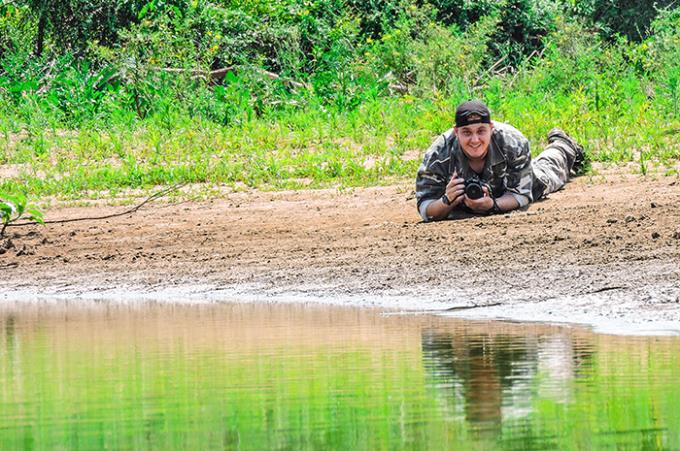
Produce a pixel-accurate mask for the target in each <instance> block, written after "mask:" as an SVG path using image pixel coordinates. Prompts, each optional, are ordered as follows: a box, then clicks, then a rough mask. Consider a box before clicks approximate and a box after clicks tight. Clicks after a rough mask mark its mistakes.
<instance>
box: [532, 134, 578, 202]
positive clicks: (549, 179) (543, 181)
mask: <svg viewBox="0 0 680 451" xmlns="http://www.w3.org/2000/svg"><path fill="white" fill-rule="evenodd" d="M576 154H577V150H576V149H575V148H574V147H573V146H572V145H571V144H570V143H568V142H567V141H564V140H562V139H556V140H555V141H553V142H552V143H550V144H548V146H547V147H546V148H545V150H544V151H543V152H541V153H540V154H539V155H538V157H536V158H535V159H534V160H532V162H531V166H532V169H533V175H534V181H533V190H532V195H533V198H534V201H537V200H539V199H540V198H541V197H542V196H544V195H546V194H550V193H554V192H555V191H557V190H559V189H561V188H562V187H563V186H564V184H565V183H567V180H569V174H570V173H571V169H572V167H573V166H574V161H575V160H576Z"/></svg>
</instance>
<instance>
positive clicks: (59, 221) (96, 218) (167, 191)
mask: <svg viewBox="0 0 680 451" xmlns="http://www.w3.org/2000/svg"><path fill="white" fill-rule="evenodd" d="M183 186H186V183H177V184H175V185H172V186H171V187H169V188H165V189H163V190H160V191H157V192H155V193H153V194H152V195H150V196H149V197H147V198H146V199H144V200H143V201H142V202H140V203H139V204H137V205H135V206H134V207H132V208H129V209H127V210H125V211H123V212H120V213H112V214H110V215H104V216H88V217H82V218H71V219H57V220H52V221H44V222H42V224H65V223H67V222H78V221H99V220H102V219H110V218H116V217H118V216H125V215H129V214H131V213H135V212H136V211H137V210H139V209H140V208H142V207H143V206H144V205H146V204H147V203H149V202H152V201H154V200H156V199H160V198H161V197H164V196H167V195H168V194H170V193H172V192H174V191H177V190H178V189H180V188H182V187H183ZM38 224H41V223H39V222H36V221H26V222H18V223H10V224H7V225H6V226H7V227H21V226H28V225H38Z"/></svg>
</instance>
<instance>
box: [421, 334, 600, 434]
mask: <svg viewBox="0 0 680 451" xmlns="http://www.w3.org/2000/svg"><path fill="white" fill-rule="evenodd" d="M421 339H422V350H423V360H424V366H425V368H426V369H427V371H428V373H429V377H430V380H431V384H432V386H433V387H434V388H435V389H436V390H437V392H438V393H439V396H440V399H441V401H442V404H443V408H444V409H445V410H446V411H447V413H448V414H449V415H451V416H454V417H461V416H462V417H464V418H465V419H466V420H467V421H468V422H469V423H470V424H471V426H473V427H474V428H475V429H476V430H477V431H478V432H480V433H481V434H483V435H485V436H488V437H489V438H491V437H494V436H496V435H497V434H498V433H499V432H500V429H501V424H502V420H503V418H504V417H505V418H507V417H517V416H524V415H526V414H528V413H529V412H530V409H531V402H532V396H534V394H535V390H534V388H535V384H534V382H535V381H536V379H537V375H538V373H539V372H541V373H544V370H545V369H546V368H547V369H554V370H556V371H557V372H556V373H554V374H551V373H550V372H549V371H548V372H546V373H545V374H547V377H548V378H553V379H555V376H556V375H558V376H559V378H557V379H556V380H557V382H558V384H562V386H564V383H565V381H567V380H568V379H571V378H573V377H574V376H575V375H576V370H577V369H578V368H579V365H580V363H581V362H582V361H583V359H584V358H588V356H589V355H590V353H591V352H590V351H586V354H588V355H585V354H584V349H585V348H584V347H583V346H581V345H579V346H578V347H577V348H578V349H575V346H574V343H573V341H572V337H570V336H568V335H565V334H560V335H559V339H555V336H553V335H545V336H537V335H533V334H531V335H509V334H493V335H492V334H484V333H470V332H468V331H465V330H461V331H455V332H454V333H451V332H442V331H438V330H436V329H429V330H423V332H422V338H421ZM545 343H547V344H548V346H546V345H545ZM556 352H558V353H559V354H560V355H556V354H555V353H556ZM551 387H552V388H554V387H555V385H552V386H551Z"/></svg>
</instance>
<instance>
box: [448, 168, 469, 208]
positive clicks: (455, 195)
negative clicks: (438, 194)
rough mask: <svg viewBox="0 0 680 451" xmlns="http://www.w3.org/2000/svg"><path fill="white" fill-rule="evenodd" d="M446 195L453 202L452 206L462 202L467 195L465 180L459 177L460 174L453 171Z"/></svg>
mask: <svg viewBox="0 0 680 451" xmlns="http://www.w3.org/2000/svg"><path fill="white" fill-rule="evenodd" d="M445 193H446V197H448V198H449V202H451V204H450V205H451V207H455V206H456V205H458V204H460V203H461V202H462V201H463V198H464V197H465V180H464V179H462V178H459V177H458V174H456V173H455V172H454V173H453V177H451V181H449V183H448V185H446V191H445Z"/></svg>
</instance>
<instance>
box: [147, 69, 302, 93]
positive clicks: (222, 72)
mask: <svg viewBox="0 0 680 451" xmlns="http://www.w3.org/2000/svg"><path fill="white" fill-rule="evenodd" d="M158 70H160V71H161V72H166V73H171V74H185V73H189V74H191V75H192V76H193V77H196V78H207V79H210V81H213V82H214V81H217V80H221V79H223V78H224V77H225V76H226V75H227V73H228V72H230V71H231V72H236V70H237V69H236V67H235V66H230V67H223V68H221V69H215V70H203V69H183V68H177V67H161V68H158ZM255 71H256V72H257V73H259V74H262V75H264V76H266V77H267V78H269V79H271V80H280V81H281V82H282V83H283V84H284V85H286V86H289V87H291V88H296V89H302V88H306V87H307V85H306V84H304V83H301V82H299V81H295V80H291V79H290V78H284V77H282V76H280V75H279V74H276V73H274V72H270V71H268V70H264V69H255Z"/></svg>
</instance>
